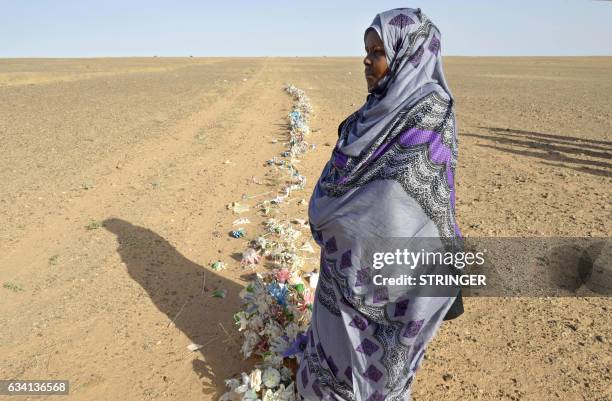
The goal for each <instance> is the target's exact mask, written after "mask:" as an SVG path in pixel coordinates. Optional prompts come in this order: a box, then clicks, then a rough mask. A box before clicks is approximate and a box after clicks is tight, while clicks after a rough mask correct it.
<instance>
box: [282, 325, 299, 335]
mask: <svg viewBox="0 0 612 401" xmlns="http://www.w3.org/2000/svg"><path fill="white" fill-rule="evenodd" d="M299 332H300V328H299V326H298V325H297V324H295V323H289V324H288V325H287V327H285V333H287V336H288V337H289V338H290V339H294V338H296V337H297V335H298V333H299Z"/></svg>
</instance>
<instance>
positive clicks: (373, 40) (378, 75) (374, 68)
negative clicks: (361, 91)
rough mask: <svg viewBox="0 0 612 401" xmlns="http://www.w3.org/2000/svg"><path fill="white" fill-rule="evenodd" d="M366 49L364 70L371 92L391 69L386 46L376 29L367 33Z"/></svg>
mask: <svg viewBox="0 0 612 401" xmlns="http://www.w3.org/2000/svg"><path fill="white" fill-rule="evenodd" d="M365 51H366V56H365V58H364V59H363V64H364V65H365V71H364V72H365V79H366V82H367V83H368V92H370V91H371V90H372V89H373V88H374V87H375V86H376V83H377V82H378V81H380V80H381V79H382V78H383V77H384V76H385V74H386V73H387V70H388V69H389V66H388V65H387V56H386V54H385V46H384V44H383V41H382V40H381V39H380V36H378V33H377V32H376V31H375V30H374V29H368V31H367V33H366V36H365Z"/></svg>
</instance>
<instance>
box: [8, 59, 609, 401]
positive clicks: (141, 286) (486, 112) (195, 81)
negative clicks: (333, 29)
mask: <svg viewBox="0 0 612 401" xmlns="http://www.w3.org/2000/svg"><path fill="white" fill-rule="evenodd" d="M445 63H446V64H445V68H446V72H447V77H448V80H449V82H450V85H451V88H452V90H453V92H454V94H455V96H456V100H457V113H458V123H459V132H460V134H459V141H460V143H459V145H460V155H459V165H458V172H457V215H458V220H459V225H460V227H461V229H462V231H463V234H464V235H466V236H488V235H490V236H594V237H602V236H610V234H611V232H612V228H611V225H610V222H611V219H610V215H611V210H612V208H611V205H610V184H611V181H612V180H611V176H612V158H611V157H610V156H611V155H612V58H448V59H446V61H445ZM361 71H362V66H361V64H360V60H359V59H356V58H339V59H333V58H318V59H304V58H287V59H263V58H260V59H246V58H245V59H197V58H193V59H191V58H189V59H161V58H160V59H157V58H151V59H89V60H0V140H1V142H0V143H1V145H0V146H1V149H2V151H1V152H0V182H1V183H2V186H1V188H0V216H1V217H0V219H1V221H2V224H1V225H0V250H1V252H0V282H1V283H2V284H3V285H2V286H1V287H0V378H2V379H9V378H20V379H26V378H28V379H48V378H55V379H69V380H70V382H71V386H72V390H71V394H70V396H69V397H67V398H68V399H70V400H73V399H74V400H180V401H187V400H216V397H217V396H218V395H219V394H220V392H221V391H222V390H223V380H224V379H226V378H228V377H229V376H231V375H232V374H235V373H237V372H240V371H242V370H244V369H245V368H246V367H248V365H249V362H248V361H247V362H244V361H242V359H241V357H240V353H239V347H240V344H241V341H240V338H239V336H238V335H237V331H236V329H235V328H234V326H233V320H232V314H233V313H234V312H235V311H237V310H238V309H239V301H238V292H239V291H240V289H241V288H242V285H243V284H244V278H245V275H246V274H247V273H248V271H244V270H242V269H241V268H240V266H239V263H238V261H237V260H236V258H237V255H238V253H239V252H241V251H242V250H243V248H244V245H245V241H244V240H241V239H232V238H230V237H229V236H228V235H227V233H228V231H229V230H231V229H232V228H233V227H232V224H231V222H232V221H233V220H234V219H235V218H236V216H235V215H233V214H231V213H230V212H229V211H228V210H226V208H225V205H226V204H227V203H229V202H232V201H240V199H241V197H242V195H243V194H248V195H249V196H250V195H258V194H262V193H265V192H267V191H273V190H275V188H276V187H275V186H274V184H273V183H271V181H270V180H267V181H265V183H264V184H263V185H259V184H257V183H254V182H253V181H252V180H251V178H252V177H253V176H256V177H260V178H262V179H264V178H270V175H268V176H266V175H265V174H266V173H268V172H269V168H268V167H266V166H264V162H265V160H267V159H269V158H271V157H273V156H275V155H278V154H279V153H280V152H281V151H282V150H284V147H283V145H282V143H281V142H278V143H273V142H272V139H273V138H283V137H284V136H285V135H286V119H285V117H286V114H287V112H288V111H289V109H290V106H291V99H290V98H289V96H287V95H286V94H285V93H284V92H283V91H282V86H283V84H285V83H286V82H292V83H294V84H295V85H297V86H298V87H300V88H302V89H304V90H305V91H306V92H307V94H308V95H309V96H310V97H311V100H312V104H313V106H314V108H315V109H316V116H315V117H314V119H313V121H312V124H311V125H312V127H313V128H314V132H313V133H312V136H311V138H310V140H311V142H313V143H315V144H317V148H316V150H313V151H311V152H309V153H308V154H307V155H305V156H304V158H303V159H302V163H301V165H300V166H301V167H300V168H301V172H302V173H303V174H305V175H306V176H307V179H308V184H307V187H306V188H305V190H303V191H301V192H299V193H296V194H294V196H293V199H294V201H293V202H291V203H290V204H289V206H287V207H285V208H283V209H281V211H280V212H279V213H280V216H281V217H282V216H294V217H306V207H305V206H304V205H298V204H297V202H296V201H297V200H299V199H301V198H304V199H306V200H308V198H309V196H310V192H311V189H312V185H313V182H314V181H315V180H316V178H317V177H318V175H319V173H320V170H321V168H322V166H323V164H324V162H325V161H326V160H327V158H328V156H329V153H330V151H331V146H333V144H334V143H335V140H336V135H337V133H336V129H337V125H338V123H340V121H342V119H344V118H345V117H346V115H348V114H349V113H350V112H352V111H353V110H355V109H356V108H357V107H358V106H360V105H361V104H362V102H363V101H364V99H365V83H364V81H363V78H362V73H361ZM226 160H229V161H230V163H224V162H225V161H226ZM260 199H263V197H260V198H254V199H252V200H250V201H249V202H247V203H249V204H251V205H253V204H254V203H255V202H256V201H257V200H260ZM248 216H249V217H250V218H251V219H252V220H253V221H254V223H255V224H253V225H251V226H248V227H247V230H248V233H250V234H249V235H247V240H248V239H250V238H251V237H252V236H253V235H255V234H256V233H257V232H259V231H261V228H260V227H258V226H257V224H256V223H258V222H261V221H262V218H261V217H259V216H257V215H256V214H255V213H250V214H248ZM100 225H101V226H100ZM307 234H308V232H307V231H305V235H307ZM216 259H222V260H224V261H225V262H226V263H227V264H228V269H227V270H225V271H222V272H214V271H213V270H211V269H210V268H209V264H210V263H211V262H212V261H214V260H216ZM217 288H219V289H226V290H228V296H227V298H225V299H219V298H213V297H212V296H211V295H210V294H211V292H212V290H214V289H217ZM465 308H466V312H465V314H464V315H463V316H461V317H460V318H459V319H457V320H454V321H451V322H448V323H446V324H444V326H443V327H442V329H441V331H440V334H439V335H438V336H437V337H436V339H435V340H434V342H433V343H432V345H431V346H430V348H429V350H428V353H427V355H426V360H425V362H424V363H423V365H422V368H421V370H420V371H419V373H418V375H417V380H416V383H415V385H414V400H417V401H430V400H436V401H443V400H448V401H455V400H533V401H545V400H563V401H574V400H588V401H604V400H610V399H612V398H611V392H612V388H611V387H610V386H611V385H610V383H611V382H612V381H611V380H610V379H611V376H612V373H611V372H610V366H611V362H612V351H611V349H612V348H611V345H610V344H611V341H612V323H611V321H610V316H611V309H612V302H611V301H610V299H609V298H538V299H534V298H529V299H527V298H525V299H501V298H487V299H483V298H469V299H466V300H465ZM226 331H227V332H228V333H229V336H228V335H227V334H226ZM192 342H195V343H199V344H204V348H203V349H202V350H201V351H199V352H189V351H188V350H187V349H186V346H187V345H188V344H190V343H192ZM0 399H6V398H2V396H0ZM16 399H17V398H16ZM19 399H20V400H25V399H28V398H27V397H20V398H19ZM30 399H35V397H32V398H30Z"/></svg>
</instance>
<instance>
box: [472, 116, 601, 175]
mask: <svg viewBox="0 0 612 401" xmlns="http://www.w3.org/2000/svg"><path fill="white" fill-rule="evenodd" d="M479 128H483V129H486V130H488V131H489V134H474V133H469V132H463V133H461V135H465V136H469V137H473V138H478V139H484V140H487V141H490V142H492V144H478V145H477V146H481V147H486V148H492V149H496V150H499V151H503V152H507V153H512V154H516V155H520V156H527V157H533V158H537V159H541V160H543V161H541V163H543V164H546V165H549V166H554V167H562V168H569V169H572V170H575V171H579V172H582V173H587V174H593V175H598V176H603V177H612V163H610V162H609V161H610V160H612V142H610V141H605V140H594V139H586V138H578V137H572V136H562V135H555V134H545V133H541V132H534V131H524V130H517V129H504V128H495V127H479ZM499 145H508V147H506V146H499ZM517 147H518V148H519V149H517ZM521 148H522V149H521ZM587 157H588V158H587ZM597 159H599V160H597Z"/></svg>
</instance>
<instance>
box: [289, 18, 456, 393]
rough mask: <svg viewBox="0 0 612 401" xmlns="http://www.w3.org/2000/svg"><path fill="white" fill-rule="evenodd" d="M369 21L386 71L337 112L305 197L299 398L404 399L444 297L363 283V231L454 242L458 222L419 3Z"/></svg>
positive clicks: (445, 107) (439, 76)
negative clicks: (310, 262) (313, 256)
mask: <svg viewBox="0 0 612 401" xmlns="http://www.w3.org/2000/svg"><path fill="white" fill-rule="evenodd" d="M370 27H371V28H373V29H376V31H377V32H378V33H379V35H380V37H381V38H382V40H383V42H384V46H385V51H386V54H387V58H388V60H387V61H388V64H389V66H390V67H389V73H388V74H387V76H386V77H385V78H384V79H382V80H381V81H380V82H379V83H378V84H377V87H376V88H374V90H373V91H372V92H371V93H370V94H369V95H368V97H367V101H366V103H365V104H364V105H363V106H362V107H361V108H360V109H359V110H357V111H356V112H355V113H353V114H352V115H350V116H349V117H348V118H347V119H346V120H344V121H343V122H342V123H341V124H340V127H339V129H338V134H339V139H338V142H337V144H336V147H335V149H334V150H333V153H332V156H331V159H330V160H329V161H328V162H327V164H326V165H325V167H324V169H323V172H322V174H321V176H320V178H319V180H318V182H317V184H316V186H315V189H314V191H313V194H312V196H311V198H310V203H309V211H308V212H309V220H310V228H311V231H312V234H313V237H314V239H315V241H316V242H317V244H319V245H320V246H321V248H322V251H321V276H320V278H319V281H318V286H317V291H316V294H315V303H314V308H313V317H312V322H311V328H310V330H309V333H308V338H309V341H308V344H307V345H306V348H305V350H304V352H303V359H301V365H300V372H299V373H298V389H299V391H300V394H301V395H302V396H303V397H304V398H305V399H308V400H316V399H325V396H329V395H332V396H333V397H335V399H341V400H382V399H386V400H405V399H408V397H409V390H410V384H411V382H412V377H413V374H414V372H415V371H416V369H417V367H418V365H419V362H420V359H421V358H422V356H423V353H424V349H425V346H426V344H427V343H428V342H429V341H430V340H431V338H432V337H433V336H434V334H435V332H436V330H437V329H438V327H439V326H440V324H441V323H442V319H443V317H444V315H445V313H446V312H447V311H448V310H449V308H450V306H451V304H452V303H453V300H454V297H446V298H445V297H422V296H415V294H414V293H410V292H406V291H404V293H401V291H400V293H398V292H397V291H395V292H394V293H392V292H391V291H390V290H389V289H388V288H386V287H376V286H373V285H371V276H369V275H370V274H371V271H370V269H369V267H368V266H367V265H368V255H367V249H366V245H365V244H366V243H367V242H368V241H366V239H371V238H377V239H380V238H382V239H385V238H388V239H391V238H408V239H409V238H415V237H427V238H432V237H433V238H436V239H438V240H439V243H440V244H441V246H443V247H445V248H447V249H448V248H452V249H457V245H458V244H459V243H460V238H461V233H460V231H459V228H458V226H457V224H456V222H455V211H454V210H455V190H454V172H455V166H456V160H457V137H456V132H455V116H454V112H453V98H452V95H451V93H450V91H449V89H448V86H447V84H446V81H445V79H444V74H443V70H442V60H441V56H440V32H439V31H438V29H437V28H436V27H435V26H434V25H433V24H432V23H431V21H430V20H429V19H428V18H427V17H426V16H425V15H424V14H423V13H422V12H421V11H420V10H419V9H407V8H404V9H394V10H390V11H386V12H383V13H381V14H378V15H377V16H376V18H375V19H374V21H373V22H372V25H371V26H370ZM369 260H371V259H369ZM404 290H405V288H404ZM332 399H334V398H332Z"/></svg>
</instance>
